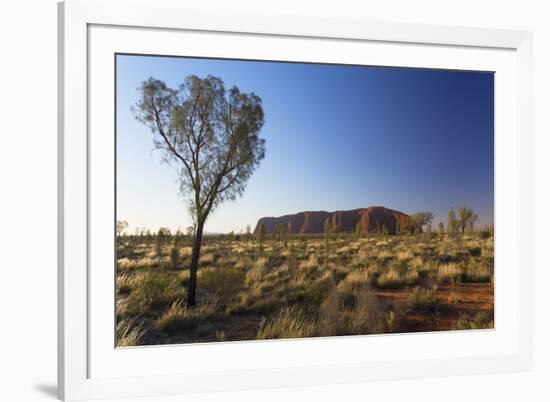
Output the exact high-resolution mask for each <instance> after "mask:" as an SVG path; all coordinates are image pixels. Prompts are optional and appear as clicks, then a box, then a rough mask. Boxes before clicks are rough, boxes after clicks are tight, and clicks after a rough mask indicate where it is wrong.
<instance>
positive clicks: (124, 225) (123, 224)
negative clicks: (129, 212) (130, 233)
mask: <svg viewBox="0 0 550 402" xmlns="http://www.w3.org/2000/svg"><path fill="white" fill-rule="evenodd" d="M126 229H128V222H127V221H116V237H120V236H122V235H123V233H124V231H125V230H126Z"/></svg>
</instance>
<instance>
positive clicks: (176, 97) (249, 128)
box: [133, 75, 265, 306]
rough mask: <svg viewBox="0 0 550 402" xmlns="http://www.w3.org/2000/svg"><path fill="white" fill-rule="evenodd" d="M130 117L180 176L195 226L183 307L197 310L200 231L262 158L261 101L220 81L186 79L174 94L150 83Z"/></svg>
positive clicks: (235, 194)
mask: <svg viewBox="0 0 550 402" xmlns="http://www.w3.org/2000/svg"><path fill="white" fill-rule="evenodd" d="M138 90H139V94H140V97H139V100H138V102H137V103H136V104H135V105H134V107H133V111H134V114H135V116H136V118H137V119H138V120H139V121H140V122H142V123H144V124H145V125H147V126H148V127H149V128H150V129H151V131H152V132H153V134H154V146H155V148H156V149H159V150H161V152H162V155H163V161H164V162H167V163H169V164H170V165H172V166H173V167H174V168H175V169H176V170H177V172H178V179H179V185H180V192H181V193H182V195H183V196H184V198H186V199H187V200H188V202H189V211H190V214H191V218H192V220H193V223H194V225H193V226H194V232H193V249H192V254H191V264H190V267H189V270H190V275H189V284H188V289H187V304H188V305H189V306H193V305H195V303H196V301H195V294H196V286H197V269H198V263H199V258H200V251H201V244H202V237H203V230H204V225H205V223H206V220H207V218H208V216H209V214H210V213H211V212H212V210H214V209H215V208H216V207H217V206H218V205H219V204H221V203H222V202H224V201H226V200H234V199H236V198H237V197H238V196H240V195H241V194H242V193H243V192H244V190H245V187H246V183H247V181H248V179H249V178H250V176H251V175H252V173H253V172H254V170H255V169H256V168H257V167H258V165H259V163H260V161H261V160H262V159H263V158H264V155H265V140H264V139H262V138H261V137H260V131H261V129H262V127H263V124H264V112H263V108H262V102H261V99H260V98H259V97H258V96H257V95H255V94H254V93H241V92H240V90H239V89H238V88H237V87H235V86H233V87H232V88H230V89H229V90H228V91H226V89H225V86H224V83H223V81H222V80H221V79H220V78H217V77H214V76H211V75H209V76H208V77H206V78H204V79H201V78H199V77H197V76H188V77H187V78H186V79H185V81H184V83H183V84H182V85H180V86H179V87H177V88H175V89H174V88H170V87H168V86H167V85H166V83H164V82H163V81H161V80H158V79H154V78H149V79H148V80H146V81H144V82H143V83H142V84H141V86H140V87H139V88H138Z"/></svg>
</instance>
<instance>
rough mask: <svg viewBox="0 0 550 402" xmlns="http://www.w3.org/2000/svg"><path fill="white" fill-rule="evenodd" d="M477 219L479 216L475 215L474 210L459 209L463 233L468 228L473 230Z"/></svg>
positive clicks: (463, 207)
mask: <svg viewBox="0 0 550 402" xmlns="http://www.w3.org/2000/svg"><path fill="white" fill-rule="evenodd" d="M477 218H478V216H477V214H475V213H474V211H473V209H471V208H468V207H467V206H462V207H460V208H458V224H459V225H460V230H461V231H462V233H464V232H466V228H471V229H472V230H473V227H474V223H475V221H476V220H477Z"/></svg>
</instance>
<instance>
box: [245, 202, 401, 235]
mask: <svg viewBox="0 0 550 402" xmlns="http://www.w3.org/2000/svg"><path fill="white" fill-rule="evenodd" d="M326 219H330V222H331V224H332V227H333V228H338V230H339V231H340V232H355V231H356V230H359V231H360V232H361V233H363V234H365V233H380V232H382V231H383V230H384V228H385V230H387V231H388V233H390V234H395V233H396V231H397V229H399V231H400V232H401V231H404V230H406V229H408V227H409V224H410V217H409V215H407V214H405V213H403V212H400V211H395V210H393V209H389V208H385V207H380V206H373V207H368V208H358V209H351V210H347V211H334V212H327V211H304V212H299V213H297V214H291V215H284V216H279V217H265V218H260V219H259V220H258V223H257V224H256V228H255V229H254V233H258V231H259V227H260V224H262V223H263V224H264V226H265V232H266V234H271V233H273V232H274V231H275V229H276V228H277V227H279V225H280V226H282V227H286V228H287V229H288V231H289V233H291V234H319V233H323V232H324V225H325V220H326Z"/></svg>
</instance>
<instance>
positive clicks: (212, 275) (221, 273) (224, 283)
mask: <svg viewBox="0 0 550 402" xmlns="http://www.w3.org/2000/svg"><path fill="white" fill-rule="evenodd" d="M245 275H246V274H245V272H243V271H242V270H239V269H235V268H219V267H217V268H203V269H201V270H200V271H199V273H198V278H197V286H198V288H199V289H202V290H204V291H205V292H207V293H210V294H217V295H219V296H220V297H223V298H229V297H231V296H232V295H233V294H235V293H236V292H238V291H239V290H240V289H241V288H242V286H243V284H244V280H245Z"/></svg>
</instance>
